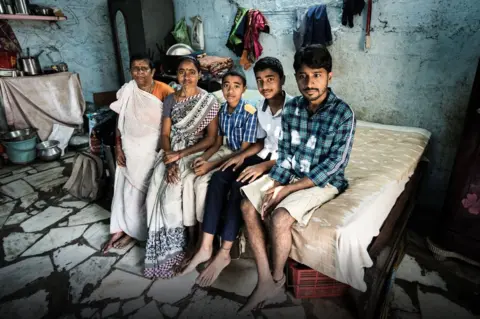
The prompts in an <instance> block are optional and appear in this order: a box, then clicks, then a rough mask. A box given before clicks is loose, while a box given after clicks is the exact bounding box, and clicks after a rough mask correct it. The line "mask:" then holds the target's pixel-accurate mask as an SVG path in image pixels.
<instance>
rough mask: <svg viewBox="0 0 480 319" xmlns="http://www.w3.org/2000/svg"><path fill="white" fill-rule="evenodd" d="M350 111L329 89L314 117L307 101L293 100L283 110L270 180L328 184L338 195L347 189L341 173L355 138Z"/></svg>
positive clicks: (296, 98)
mask: <svg viewBox="0 0 480 319" xmlns="http://www.w3.org/2000/svg"><path fill="white" fill-rule="evenodd" d="M355 124H356V120H355V116H354V113H353V111H352V109H351V108H350V107H349V106H348V105H347V104H345V103H344V102H343V101H342V100H340V99H339V98H337V96H336V95H335V94H334V93H333V92H332V91H331V90H330V89H329V94H328V97H327V99H326V100H325V102H324V103H323V105H321V106H320V108H319V109H318V110H317V111H316V112H315V113H314V114H310V112H309V111H308V101H307V100H305V99H304V98H303V97H301V96H300V97H298V96H297V97H295V98H293V99H292V100H290V101H289V103H287V104H286V105H285V107H284V108H283V114H282V135H281V136H280V140H279V142H278V159H277V163H276V164H275V166H274V167H273V168H272V170H271V171H270V177H271V178H273V179H274V180H276V181H278V182H280V183H281V184H283V185H285V184H288V183H289V182H290V181H292V179H294V178H303V177H308V178H309V179H311V180H312V181H313V182H314V183H315V185H317V186H320V187H325V186H326V185H327V184H328V183H330V184H331V185H333V186H335V187H336V188H337V189H338V190H339V191H343V190H345V188H347V187H348V182H347V180H346V178H345V175H344V171H345V167H346V166H347V163H348V160H349V158H350V151H351V149H352V144H353V137H354V134H355Z"/></svg>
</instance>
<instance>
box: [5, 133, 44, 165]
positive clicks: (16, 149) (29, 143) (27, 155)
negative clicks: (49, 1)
mask: <svg viewBox="0 0 480 319" xmlns="http://www.w3.org/2000/svg"><path fill="white" fill-rule="evenodd" d="M3 145H4V146H5V148H6V150H7V152H6V153H7V156H8V159H9V160H10V162H12V163H14V164H28V163H30V162H33V161H34V160H35V157H36V155H37V151H36V149H35V147H36V146H37V137H32V138H31V139H28V140H24V141H17V142H3Z"/></svg>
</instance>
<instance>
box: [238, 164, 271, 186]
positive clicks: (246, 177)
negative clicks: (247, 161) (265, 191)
mask: <svg viewBox="0 0 480 319" xmlns="http://www.w3.org/2000/svg"><path fill="white" fill-rule="evenodd" d="M266 171H267V168H266V166H265V165H264V163H260V164H257V165H252V166H249V167H247V168H245V169H244V170H243V171H242V173H240V176H238V178H237V182H242V183H246V182H248V183H249V184H250V183H251V182H253V181H255V180H256V179H257V178H259V177H260V176H262V175H263V174H264V173H265V172H266Z"/></svg>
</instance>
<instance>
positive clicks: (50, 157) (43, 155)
mask: <svg viewBox="0 0 480 319" xmlns="http://www.w3.org/2000/svg"><path fill="white" fill-rule="evenodd" d="M58 144H60V142H59V141H55V140H51V141H45V142H42V143H39V144H37V151H38V157H39V158H40V159H41V160H42V161H46V162H50V161H54V160H57V159H59V158H60V156H61V155H62V150H61V149H60V148H59V147H58Z"/></svg>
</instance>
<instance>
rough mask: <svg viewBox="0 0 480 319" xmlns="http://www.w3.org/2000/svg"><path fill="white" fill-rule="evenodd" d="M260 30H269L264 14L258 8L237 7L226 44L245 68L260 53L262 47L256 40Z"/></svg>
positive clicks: (248, 66)
mask: <svg viewBox="0 0 480 319" xmlns="http://www.w3.org/2000/svg"><path fill="white" fill-rule="evenodd" d="M260 32H265V33H269V32H270V26H269V25H268V22H267V19H266V18H265V17H264V15H263V14H262V13H261V12H260V11H259V10H248V9H245V8H242V7H239V8H238V10H237V14H236V16H235V20H234V22H233V25H232V28H231V30H230V35H229V37H228V41H227V44H226V45H227V47H228V48H229V49H230V50H232V51H233V52H234V53H235V54H236V55H237V56H239V57H241V58H240V65H242V66H243V68H244V69H245V70H248V69H249V68H250V67H251V65H252V64H253V63H255V61H256V60H257V59H258V58H259V57H260V55H262V52H263V47H262V45H261V44H260V42H259V40H258V39H259V37H260Z"/></svg>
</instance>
